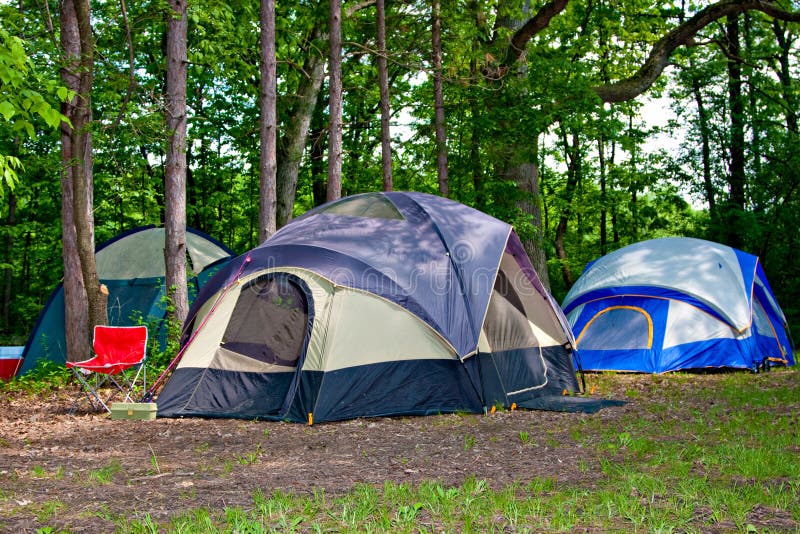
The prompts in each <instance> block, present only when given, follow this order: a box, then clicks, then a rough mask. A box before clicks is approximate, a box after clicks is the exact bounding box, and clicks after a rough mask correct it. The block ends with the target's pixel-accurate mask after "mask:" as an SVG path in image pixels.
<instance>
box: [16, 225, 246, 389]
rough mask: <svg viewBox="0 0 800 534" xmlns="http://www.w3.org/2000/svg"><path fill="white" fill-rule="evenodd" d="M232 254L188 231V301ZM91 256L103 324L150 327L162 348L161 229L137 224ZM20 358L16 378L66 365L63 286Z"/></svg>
mask: <svg viewBox="0 0 800 534" xmlns="http://www.w3.org/2000/svg"><path fill="white" fill-rule="evenodd" d="M233 256H234V254H233V252H232V251H231V250H230V249H229V248H228V247H226V246H225V245H223V244H222V243H221V242H219V241H218V240H216V239H214V238H212V237H210V236H208V235H206V234H204V233H203V232H200V231H198V230H194V229H191V228H188V229H187V231H186V258H187V269H188V275H189V276H188V282H189V295H190V298H191V297H193V296H194V295H196V294H197V293H198V291H199V290H200V288H202V286H203V284H205V282H206V281H207V280H208V279H209V278H211V275H213V274H214V273H215V272H216V271H217V269H219V268H220V267H221V266H222V265H223V264H224V263H225V262H226V261H228V260H230V259H231V258H232V257H233ZM95 258H96V261H97V274H98V276H99V277H100V281H101V282H102V283H103V284H105V285H106V287H107V288H108V291H109V295H108V324H109V325H112V326H132V325H135V324H146V325H148V327H149V328H150V339H152V340H156V341H157V342H158V343H159V344H160V345H161V347H162V348H163V346H164V343H165V340H166V326H167V325H166V313H167V312H166V308H167V302H166V287H165V270H166V268H165V264H164V228H163V227H155V226H142V227H139V228H134V229H132V230H129V231H127V232H123V233H121V234H119V235H117V236H116V237H114V238H112V239H110V240H108V241H106V242H104V243H102V244H100V245H98V246H97V247H96V249H95ZM86 356H87V357H88V355H86ZM22 358H23V360H22V365H21V367H20V370H19V374H25V373H28V372H30V371H31V370H33V369H34V368H36V366H37V365H38V364H39V362H41V361H52V362H55V363H60V364H64V363H65V362H66V359H67V350H66V337H65V334H64V286H63V285H62V284H59V285H58V286H57V287H56V288H55V289H54V290H53V292H52V293H51V294H50V298H49V299H48V301H47V303H46V304H45V306H44V308H42V311H41V312H40V314H39V317H38V319H37V321H36V325H35V326H34V328H33V331H32V332H31V334H30V336H28V341H27V343H26V344H25V348H24V349H23V351H22Z"/></svg>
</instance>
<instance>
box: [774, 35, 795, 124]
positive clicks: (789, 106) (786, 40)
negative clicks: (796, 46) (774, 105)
mask: <svg viewBox="0 0 800 534" xmlns="http://www.w3.org/2000/svg"><path fill="white" fill-rule="evenodd" d="M772 32H773V33H774V34H775V39H776V40H777V41H778V46H779V47H780V50H781V52H780V55H779V56H778V62H779V65H780V68H779V69H778V79H779V80H780V82H781V93H782V96H783V101H784V102H785V106H784V109H785V110H786V111H785V112H784V114H785V116H786V128H787V129H788V130H789V131H790V132H791V133H793V134H795V135H797V133H798V126H797V123H798V120H797V96H796V93H795V91H794V89H793V86H794V83H795V81H794V79H793V78H792V44H793V39H792V38H791V34H788V35H787V33H788V32H787V30H786V28H785V27H784V26H782V25H781V24H780V23H778V21H773V23H772Z"/></svg>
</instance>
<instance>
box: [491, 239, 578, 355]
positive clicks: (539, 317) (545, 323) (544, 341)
mask: <svg viewBox="0 0 800 534" xmlns="http://www.w3.org/2000/svg"><path fill="white" fill-rule="evenodd" d="M500 270H501V271H503V273H505V276H506V278H507V279H508V280H509V282H511V286H512V287H513V288H514V291H516V292H517V295H519V297H520V299H521V300H522V304H523V306H524V307H525V315H527V316H528V320H529V321H530V323H531V325H532V327H533V329H534V334H535V335H536V338H537V339H538V340H539V346H542V347H546V346H553V345H562V344H564V343H566V342H567V341H568V340H567V338H566V334H565V333H564V330H563V329H562V327H561V323H560V322H559V320H558V317H557V316H556V314H555V312H553V309H552V304H551V303H550V301H549V300H548V299H547V297H546V296H544V295H542V294H540V293H539V292H538V291H537V290H536V288H535V287H533V286H532V285H531V283H530V281H529V280H528V277H527V276H525V273H524V272H522V269H520V267H519V265H518V264H517V260H515V259H514V256H512V255H511V254H508V253H504V254H503V259H502V260H501V261H500Z"/></svg>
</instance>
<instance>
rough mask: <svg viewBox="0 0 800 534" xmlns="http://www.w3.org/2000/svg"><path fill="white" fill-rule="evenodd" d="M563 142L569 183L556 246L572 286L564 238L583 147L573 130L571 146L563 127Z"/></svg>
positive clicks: (572, 278) (559, 222)
mask: <svg viewBox="0 0 800 534" xmlns="http://www.w3.org/2000/svg"><path fill="white" fill-rule="evenodd" d="M562 142H563V144H564V152H565V156H566V161H567V184H566V187H565V188H564V211H562V212H561V216H560V217H559V218H558V226H557V227H556V239H555V247H556V256H557V257H558V261H559V263H560V264H561V276H562V277H563V279H564V285H565V286H566V287H567V288H570V287H572V285H573V284H574V283H575V277H574V276H573V274H572V269H571V268H570V266H569V258H568V257H567V249H566V247H565V246H564V238H565V237H566V235H567V225H568V224H569V217H570V215H571V214H572V199H573V197H574V196H575V189H577V187H578V181H579V180H580V175H581V147H580V140H579V137H578V133H577V132H576V131H573V132H572V144H571V146H570V145H569V143H568V141H567V132H566V129H565V128H562Z"/></svg>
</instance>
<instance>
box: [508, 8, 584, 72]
mask: <svg viewBox="0 0 800 534" xmlns="http://www.w3.org/2000/svg"><path fill="white" fill-rule="evenodd" d="M568 3H569V0H553V1H552V2H548V3H547V4H545V5H544V6H542V9H540V10H539V11H538V12H537V13H536V15H534V16H533V17H532V18H530V19H528V21H527V22H526V23H525V24H523V25H522V27H521V28H520V29H519V30H517V31H516V33H515V34H514V36H513V37H512V38H511V43H510V44H509V45H508V50H506V58H505V60H504V61H503V66H505V67H510V66H511V65H513V64H514V63H516V61H517V60H518V59H519V58H520V57H522V53H523V52H525V47H526V46H527V45H528V42H530V40H531V39H532V38H533V37H534V36H535V35H537V34H538V33H539V32H541V31H542V30H544V29H545V28H547V27H548V26H549V25H550V21H551V20H552V19H553V17H555V16H556V15H558V14H559V13H561V12H562V11H564V9H565V8H566V7H567V4H568Z"/></svg>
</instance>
